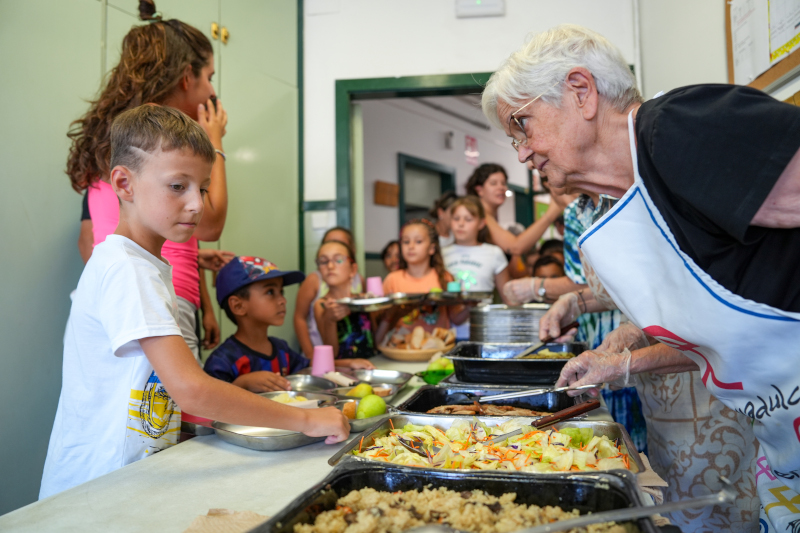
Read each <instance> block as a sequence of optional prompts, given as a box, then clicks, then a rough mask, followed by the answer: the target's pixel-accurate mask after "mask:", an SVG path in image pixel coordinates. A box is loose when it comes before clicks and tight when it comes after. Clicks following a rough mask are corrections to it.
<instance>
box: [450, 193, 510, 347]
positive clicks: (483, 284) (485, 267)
mask: <svg viewBox="0 0 800 533" xmlns="http://www.w3.org/2000/svg"><path fill="white" fill-rule="evenodd" d="M450 227H451V228H452V230H453V236H454V237H455V244H451V245H450V246H446V247H445V248H444V249H443V250H442V257H443V258H444V266H445V268H447V271H448V272H450V274H452V275H453V279H455V281H456V282H459V283H460V284H461V290H463V291H493V290H494V289H495V288H497V290H498V291H499V292H500V295H501V296H502V298H503V299H504V300H505V296H503V286H504V285H505V284H506V282H507V281H508V277H509V276H508V268H507V267H508V259H506V255H505V254H504V253H503V250H501V249H500V247H499V246H495V245H494V244H489V243H487V242H485V241H486V235H487V231H486V214H485V212H484V210H483V204H481V202H480V200H479V199H478V198H477V197H476V196H464V197H462V198H459V199H457V200H456V201H455V202H453V204H452V206H451V207H450ZM456 340H459V341H461V340H469V321H467V322H465V323H464V324H461V325H460V326H458V327H457V328H456Z"/></svg>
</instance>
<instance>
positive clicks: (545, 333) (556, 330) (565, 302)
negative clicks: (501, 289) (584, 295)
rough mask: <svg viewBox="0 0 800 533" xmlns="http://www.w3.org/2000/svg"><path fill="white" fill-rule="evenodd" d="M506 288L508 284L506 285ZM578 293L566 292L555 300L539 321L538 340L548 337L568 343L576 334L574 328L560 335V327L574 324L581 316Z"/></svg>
mask: <svg viewBox="0 0 800 533" xmlns="http://www.w3.org/2000/svg"><path fill="white" fill-rule="evenodd" d="M506 286H508V284H506ZM578 298H579V296H578V293H576V292H568V293H567V294H562V295H561V296H560V297H559V298H558V300H556V301H555V302H554V303H553V305H551V306H550V309H549V310H548V311H547V313H545V315H544V316H543V317H542V318H540V319H539V340H544V339H546V338H548V337H550V338H553V339H555V342H569V341H570V340H572V337H574V336H575V334H576V333H577V332H578V331H577V330H576V329H575V328H573V329H571V330H570V331H568V332H566V333H565V334H564V335H560V333H561V327H562V326H566V325H567V324H570V323H572V322H575V320H577V318H578V317H579V316H580V315H581V310H580V307H578Z"/></svg>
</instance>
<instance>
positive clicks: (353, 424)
mask: <svg viewBox="0 0 800 533" xmlns="http://www.w3.org/2000/svg"><path fill="white" fill-rule="evenodd" d="M360 401H361V399H360V398H354V399H352V400H339V401H337V402H336V408H337V409H339V410H340V411H341V410H342V409H344V406H345V405H347V404H348V403H354V404H356V409H358V402H360ZM393 408H394V406H391V405H389V404H388V403H387V404H386V412H385V413H383V414H382V415H380V416H371V417H369V418H361V419H358V418H354V419H352V420H350V433H361V432H362V431H364V430H365V429H367V428H368V427H371V426H372V424H375V423H377V422H378V420H381V419H382V418H386V417H387V416H389V415H390V413H389V409H393Z"/></svg>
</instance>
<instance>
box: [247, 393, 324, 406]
mask: <svg viewBox="0 0 800 533" xmlns="http://www.w3.org/2000/svg"><path fill="white" fill-rule="evenodd" d="M281 394H288V395H289V396H291V397H292V398H296V397H297V396H302V397H303V398H306V399H308V400H319V405H320V407H327V406H330V405H333V404H335V403H336V402H337V401H338V400H339V398H337V397H336V396H335V395H333V394H325V393H322V392H305V391H293V390H292V391H284V392H262V393H261V394H259V396H263V397H264V398H269V399H270V400H273V399H275V398H277V397H278V396H280V395H281ZM289 405H291V404H289Z"/></svg>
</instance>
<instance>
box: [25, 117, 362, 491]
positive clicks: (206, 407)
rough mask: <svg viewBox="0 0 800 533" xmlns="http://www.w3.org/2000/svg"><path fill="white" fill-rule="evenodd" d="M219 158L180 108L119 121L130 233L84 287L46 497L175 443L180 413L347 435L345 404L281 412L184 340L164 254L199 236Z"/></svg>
mask: <svg viewBox="0 0 800 533" xmlns="http://www.w3.org/2000/svg"><path fill="white" fill-rule="evenodd" d="M216 155H217V154H216V153H215V151H214V147H213V146H212V145H211V142H210V141H209V140H208V137H207V136H206V134H205V133H204V132H203V130H202V128H201V127H200V125H199V124H198V123H196V122H194V121H193V120H192V119H190V118H189V117H188V116H186V115H184V114H183V113H181V112H180V111H178V110H176V109H172V108H168V107H162V106H156V105H143V106H140V107H138V108H135V109H131V110H129V111H126V112H124V113H122V114H121V115H119V116H118V117H117V119H116V120H115V121H114V123H113V125H112V127H111V165H110V168H111V174H110V181H111V185H112V186H113V188H114V191H115V192H116V193H117V196H118V197H119V199H120V220H119V226H118V227H117V230H116V232H115V233H114V234H113V235H109V236H108V238H107V239H106V241H105V242H103V243H101V244H99V245H98V246H97V247H95V249H94V252H93V253H92V257H91V259H90V260H89V262H88V263H87V264H86V267H85V269H84V271H83V274H82V275H81V279H80V281H79V282H78V288H77V290H76V291H75V295H74V299H73V302H72V308H71V310H70V316H69V320H68V321H67V331H66V334H65V336H64V363H63V378H62V387H61V396H60V397H59V400H58V411H57V412H56V419H55V422H54V423H53V432H52V434H51V436H50V445H49V447H48V449H47V460H46V462H45V467H44V474H43V475H42V486H41V489H40V492H39V497H40V499H41V498H45V497H47V496H50V495H53V494H56V493H58V492H61V491H63V490H66V489H68V488H71V487H74V486H76V485H78V484H80V483H83V482H85V481H89V480H91V479H94V478H96V477H98V476H101V475H103V474H106V473H108V472H111V471H113V470H116V469H118V468H120V467H123V466H125V465H127V464H129V463H132V462H133V461H137V460H139V459H141V458H143V457H147V456H148V455H151V454H153V453H156V452H158V451H161V450H163V449H164V448H167V447H169V446H172V445H174V444H176V443H177V439H178V434H179V432H180V418H181V409H183V410H186V411H187V412H191V413H193V414H195V415H197V416H202V417H206V418H211V419H214V420H220V421H225V422H230V423H234V424H244V425H250V426H265V427H274V428H279V429H287V430H293V431H300V432H303V433H306V434H307V435H312V436H328V439H327V440H326V442H329V443H333V442H339V441H342V440H344V439H345V438H346V437H347V435H348V433H349V424H348V422H347V419H346V418H345V417H344V416H343V415H342V413H341V412H340V411H339V410H338V409H336V408H325V409H298V408H296V407H290V406H288V405H282V404H279V403H276V402H273V401H271V400H268V399H266V398H263V397H261V396H258V395H256V394H252V393H251V392H248V391H245V390H243V389H241V388H239V387H235V386H233V385H231V384H229V383H225V382H223V381H220V380H218V379H214V378H212V377H211V376H209V375H207V374H206V373H205V372H203V370H202V369H201V368H200V367H199V366H198V365H197V362H196V360H195V358H194V356H193V355H192V352H191V350H190V349H189V347H188V346H187V345H186V343H185V342H184V340H183V337H182V336H181V330H180V328H179V327H178V325H177V323H176V316H177V300H176V297H175V291H174V289H173V287H172V267H171V266H170V265H169V264H168V263H167V262H166V261H165V260H164V259H163V258H162V257H161V247H162V245H163V244H164V241H165V240H167V239H169V240H171V241H174V242H186V241H187V240H189V238H190V237H191V236H192V233H193V232H194V230H195V228H196V226H197V223H198V222H199V221H200V218H201V217H202V215H203V206H204V198H205V195H206V192H207V190H206V188H207V187H208V185H209V183H210V175H211V166H212V164H213V162H214V159H215V158H216Z"/></svg>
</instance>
